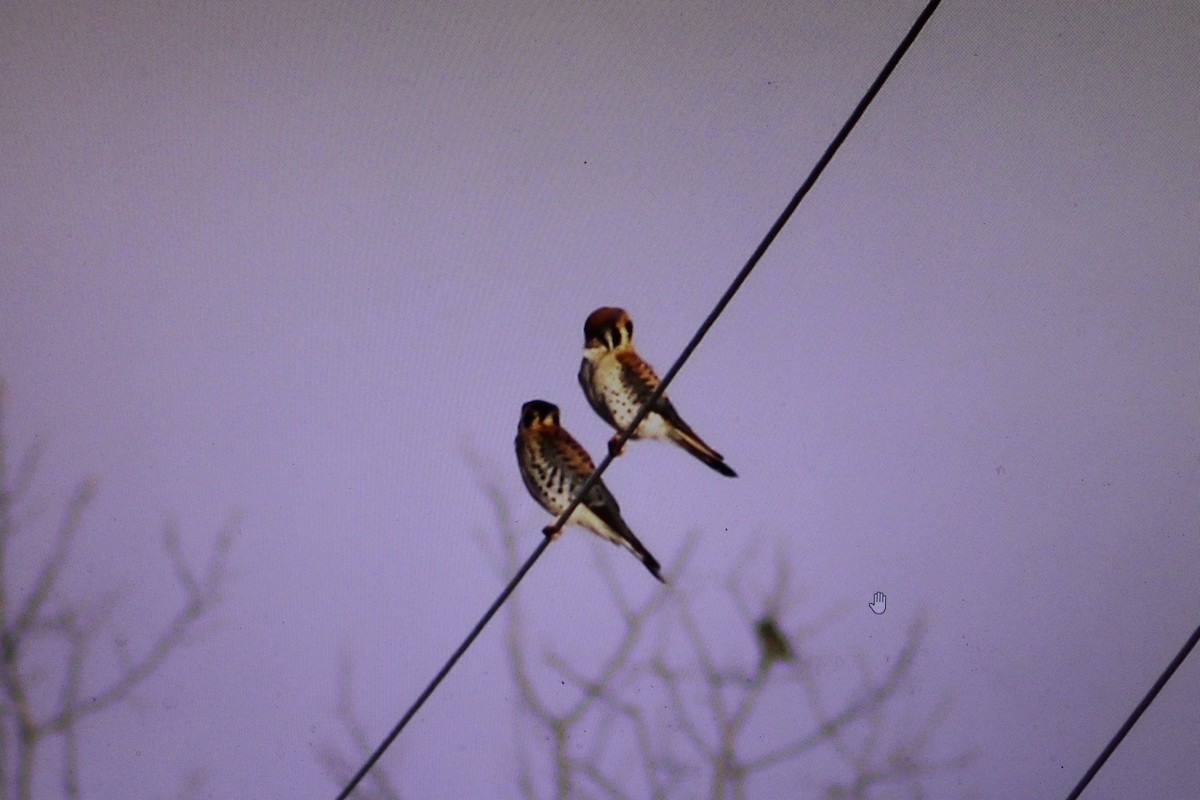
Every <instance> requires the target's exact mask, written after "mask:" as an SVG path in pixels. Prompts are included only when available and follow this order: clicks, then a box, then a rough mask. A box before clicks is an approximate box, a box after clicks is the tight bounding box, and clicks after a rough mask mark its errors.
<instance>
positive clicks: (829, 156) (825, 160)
mask: <svg viewBox="0 0 1200 800" xmlns="http://www.w3.org/2000/svg"><path fill="white" fill-rule="evenodd" d="M940 3H941V0H930V2H929V4H928V5H926V6H925V10H923V11H922V12H921V14H920V16H918V17H917V20H916V22H914V23H913V26H912V28H910V29H909V31H908V34H907V35H905V37H904V39H903V40H902V41H901V42H900V45H899V46H898V47H897V48H896V50H895V52H893V53H892V57H891V58H889V59H888V61H887V63H886V64H885V65H884V67H883V69H882V70H880V72H879V75H878V76H876V78H875V81H874V82H873V83H872V84H871V87H870V88H869V89H867V92H866V94H864V95H863V97H862V99H861V100H859V101H858V105H857V106H855V107H854V111H853V112H851V114H850V117H849V118H848V119H847V120H846V123H845V124H844V125H842V128H841V130H839V131H838V132H837V135H836V136H834V137H833V141H832V142H830V143H829V146H828V147H827V148H825V152H824V153H823V154H822V155H821V158H820V159H818V160H817V164H816V166H814V167H813V168H812V171H811V172H809V173H808V177H807V178H806V179H805V180H804V183H802V184H801V185H800V188H799V189H798V190H796V194H794V195H793V196H792V199H791V201H790V202H789V203H788V204H787V206H786V207H785V208H784V209H783V213H781V214H780V215H779V218H778V219H776V220H775V224H774V225H772V226H771V229H770V230H769V231H767V235H766V236H764V237H763V240H762V242H761V243H759V245H758V247H757V248H756V249H755V251H754V253H753V254H751V256H750V258H749V260H747V261H746V264H745V266H743V267H742V269H741V270H740V271H739V272H738V274H737V277H735V278H734V279H733V282H732V283H731V284H729V288H728V289H726V290H725V294H723V295H721V299H720V300H718V301H717V304H716V305H715V306H714V307H713V310H712V311H711V312H709V315H708V317H706V318H705V320H704V322H703V323H701V325H700V328H699V330H697V331H696V334H695V335H694V336H693V337H692V340H691V341H690V342H688V343H687V346H686V347H684V348H683V352H682V353H680V355H679V358H677V359H675V363H674V364H672V365H671V368H670V369H669V370H667V372H666V374H665V375H663V377H662V380H661V382H660V383H659V384H658V387H657V388H656V389H655V390H654V391H653V392H651V393H650V396H649V397H647V398H646V401H645V402H644V403H642V407H641V408H639V409H638V412H637V414H635V415H634V417H633V421H631V422H630V423H629V425H628V426H627V427H626V428H625V429H624V430H623V431H621V434H620V436H618V437H617V440H616V444H615V445H614V446H612V447H611V448H610V449H609V452H608V455H606V456H605V457H604V458H603V459H602V460H601V461H600V463H599V465H597V467H596V469H595V470H594V471H593V472H592V474H591V475H590V476H588V479H587V480H586V481H584V482H583V485H582V486H580V487H579V491H577V492H575V496H574V497H573V498H571V502H570V503H568V504H567V507H566V509H564V510H563V512H562V513H561V514H559V515H558V517H557V518H556V519H555V520H554V523H553V525H552V526H551V527H550V528H549V530H550V531H557V530H559V529H561V528H562V526H563V525H564V524H565V523H566V520H567V518H568V517H570V516H571V512H572V511H574V510H575V508H576V506H578V505H579V502H580V500H581V499H582V498H583V496H584V495H585V494H586V493H587V492H588V490H589V489H591V488H592V486H594V485H595V483H596V481H598V480H600V476H601V475H602V474H603V473H604V470H606V469H608V465H609V464H611V463H612V462H613V459H614V458H615V457H616V456H615V453H618V452H620V449H621V448H622V447H623V446H624V445H625V443H626V442H628V441H629V437H630V435H632V433H633V431H635V430H637V426H638V425H639V424H640V423H641V421H642V420H643V419H644V418H645V417H646V415H647V414H649V413H650V409H651V408H652V407H653V406H654V404H655V403H656V402H658V398H660V397H662V395H663V392H665V391H666V390H667V385H668V384H670V383H671V381H672V380H674V379H675V375H676V374H677V373H678V372H679V370H680V369H681V368H682V367H683V365H684V363H686V362H687V360H688V358H689V357H690V356H691V355H692V351H694V350H695V349H696V347H697V346H698V345H699V344H700V340H701V339H703V338H704V335H705V334H706V333H708V329H709V328H711V327H712V326H713V323H714V322H716V321H717V317H719V316H721V312H723V311H724V310H725V306H727V305H729V301H730V300H732V299H733V296H734V295H735V294H737V291H738V289H740V288H741V286H742V284H743V283H745V282H746V278H748V277H750V272H751V271H752V270H753V269H754V267H755V266H756V265H757V264H758V262H759V260H760V259H761V258H762V257H763V254H764V253H766V252H767V248H769V247H770V246H771V243H772V242H774V241H775V237H776V236H778V235H779V232H780V231H781V230H783V226H784V225H786V224H787V221H788V219H789V218H791V216H792V213H793V212H794V211H795V210H796V207H797V206H799V205H800V201H801V200H803V199H804V196H805V195H807V194H808V191H809V189H811V188H812V187H813V184H815V183H816V182H817V178H819V177H820V176H821V173H822V172H824V171H825V167H826V166H827V165H828V164H829V162H830V161H832V160H833V156H834V154H835V153H836V152H837V151H838V148H840V147H841V146H842V143H843V142H844V141H846V137H847V136H849V135H850V131H852V130H853V129H854V126H855V125H856V124H857V123H858V120H859V118H860V117H861V116H862V115H863V112H864V111H866V110H867V106H869V105H870V104H871V101H872V100H874V99H875V95H876V94H878V93H879V90H880V88H882V86H883V84H884V83H885V82H887V79H888V77H889V76H890V75H891V74H892V71H893V70H895V68H896V65H897V64H899V63H900V59H901V58H903V57H904V54H905V53H906V52H908V48H909V47H910V46H911V45H912V43H913V42H914V41H915V40H916V38H917V35H918V34H920V32H921V29H922V28H924V27H925V23H926V22H927V21H928V20H929V17H930V16H932V15H933V12H934V10H935V9H937V7H938V5H939V4H940ZM550 541H551V540H550V537H549V536H546V537H545V538H544V539H543V540H542V541H541V543H540V544H538V546H537V549H535V550H534V551H533V554H532V555H530V556H529V558H528V560H526V561H525V563H524V564H523V565H522V566H521V568H520V569H519V570H517V574H516V575H514V576H513V578H512V580H511V581H509V582H508V585H507V586H505V587H504V591H502V592H501V593H500V596H499V597H497V598H496V601H495V602H494V603H492V605H491V608H489V609H488V610H487V612H486V613H485V614H484V615H483V617H482V618H481V619H480V620H479V622H478V623H476V625H475V627H474V628H472V629H471V632H470V633H469V634H468V635H467V638H466V639H464V640H463V643H462V644H461V645H459V646H458V649H457V650H455V651H454V654H453V655H452V656H450V660H448V661H447V662H446V664H445V665H444V666H443V667H442V668H441V670H440V671H439V672H438V674H437V675H436V676H435V677H434V679H433V680H432V681H430V683H429V685H428V686H427V687H425V691H423V692H421V694H420V696H419V697H417V699H416V701H415V702H414V703H413V704H412V706H410V707H409V709H408V711H406V712H404V716H403V717H401V718H400V721H399V722H397V723H396V727H394V728H392V731H391V733H389V734H388V735H387V738H385V739H384V740H383V742H382V743H381V744H380V745H379V747H377V748H376V749H375V752H374V753H372V754H371V757H370V758H368V759H367V762H366V763H365V764H363V765H362V767H361V768H360V769H359V770H358V772H357V773H355V775H354V777H353V778H351V779H350V782H349V783H347V784H346V788H344V789H343V790H342V792H341V794H339V795H338V796H337V800H345V799H346V798H347V797H349V796H350V793H351V792H353V791H354V788H355V787H356V786H358V783H359V781H361V780H362V779H363V778H364V777H365V776H366V774H367V772H369V771H370V769H371V767H372V766H374V765H375V762H377V761H378V760H379V758H380V756H382V755H383V753H384V751H385V750H387V749H388V747H389V746H391V744H392V742H393V741H394V740H395V739H396V737H397V736H399V735H400V731H402V730H403V729H404V726H405V725H407V724H408V721H409V720H410V719H412V718H413V715H415V714H416V713H417V711H418V710H419V709H420V708H421V706H422V705H424V703H425V701H426V700H428V699H429V696H430V695H431V694H433V690H434V689H436V688H437V686H438V684H439V683H441V682H442V678H444V677H446V674H447V673H449V672H450V669H451V668H452V667H453V666H454V664H455V663H456V662H457V661H458V659H459V658H460V657H461V656H462V654H463V653H465V652H466V650H467V648H468V647H470V646H471V643H472V642H474V641H475V637H477V636H478V635H479V633H480V632H481V631H482V630H483V628H484V626H485V625H487V624H488V622H489V621H490V620H491V618H492V617H493V616H495V614H496V612H497V611H499V610H500V606H501V605H503V604H504V601H505V600H507V599H508V596H509V595H510V594H512V593H513V590H514V589H516V588H517V584H518V583H520V582H521V579H522V578H524V577H525V573H527V572H528V571H529V569H530V567H532V566H533V564H534V562H535V561H537V560H538V558H540V557H541V555H542V553H543V552H545V550H546V548H547V547H548V546H549V544H550Z"/></svg>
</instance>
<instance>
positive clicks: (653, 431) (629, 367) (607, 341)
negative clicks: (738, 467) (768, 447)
mask: <svg viewBox="0 0 1200 800" xmlns="http://www.w3.org/2000/svg"><path fill="white" fill-rule="evenodd" d="M658 383H659V380H658V375H656V374H655V372H654V368H653V367H651V366H650V365H649V364H647V363H646V362H645V361H643V360H642V357H641V356H639V355H638V354H637V351H636V350H634V349H633V320H631V319H630V318H629V315H628V314H626V313H625V311H624V310H623V309H620V308H608V307H605V308H597V309H596V310H595V311H593V312H592V313H591V315H589V316H588V318H587V322H585V323H584V325H583V363H582V364H580V365H579V385H580V386H582V387H583V393H584V394H585V395H587V399H588V402H589V403H591V405H592V408H594V409H595V410H596V413H597V414H599V415H600V417H601V418H602V419H603V420H604V421H605V422H607V423H608V424H609V425H612V426H613V427H614V428H616V429H617V432H618V435H617V436H613V437H612V439H611V440H609V443H608V449H609V452H612V451H613V449H614V448H615V446H616V442H617V438H618V436H619V434H620V431H622V430H624V429H625V427H626V426H627V425H629V423H631V422H633V417H634V415H635V414H636V413H637V410H638V409H639V408H641V406H642V403H643V402H644V401H645V400H646V398H647V397H649V396H650V393H651V392H653V391H654V390H655V389H656V388H658ZM630 438H631V439H659V440H661V441H665V442H673V443H675V444H677V445H679V446H680V447H682V448H683V449H684V450H687V451H688V452H689V453H691V454H692V455H694V456H695V457H696V458H698V459H700V460H701V461H703V462H704V463H705V464H708V465H709V466H710V467H712V468H713V469H715V470H716V471H717V472H719V473H721V474H722V475H725V476H727V477H730V478H736V477H737V473H736V472H734V471H733V470H732V469H730V468H729V465H727V464H726V463H725V457H724V456H722V455H721V454H720V453H718V452H717V451H716V450H713V449H712V448H711V447H709V446H708V445H707V444H706V443H705V442H704V440H703V439H701V438H700V437H699V436H697V435H696V432H695V431H693V430H692V429H691V427H690V426H689V425H688V424H687V423H686V422H684V421H683V418H682V417H680V416H679V412H678V411H676V410H675V406H674V405H672V404H671V401H670V400H669V399H667V396H666V395H665V394H664V395H662V396H661V397H659V398H658V401H657V402H656V403H655V404H654V408H653V410H652V411H650V413H649V414H647V415H646V417H645V418H644V419H643V420H642V421H641V424H639V425H638V427H637V430H636V431H634V432H633V435H632V436H631V437H630Z"/></svg>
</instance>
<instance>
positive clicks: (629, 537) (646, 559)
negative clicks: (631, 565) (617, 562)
mask: <svg viewBox="0 0 1200 800" xmlns="http://www.w3.org/2000/svg"><path fill="white" fill-rule="evenodd" d="M620 535H621V538H620V539H618V540H615V541H614V544H619V545H621V546H622V547H624V548H625V549H626V550H628V551H629V552H631V553H633V554H634V555H635V556H637V557H638V561H641V562H642V564H643V565H644V566H645V567H646V569H648V570H650V574H651V575H653V576H654V577H655V578H657V579H658V581H659V583H666V581H665V580H664V579H663V576H662V572H661V570H662V565H661V564H659V563H658V559H657V558H655V557H654V556H652V555H650V551H649V550H647V549H646V546H645V545H644V544H642V543H641V542H640V541H638V538H637V537H636V536H634V535H633V531H631V530H629V528H625V529H624V530H622V531H620Z"/></svg>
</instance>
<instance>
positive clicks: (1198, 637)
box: [1067, 626, 1200, 800]
mask: <svg viewBox="0 0 1200 800" xmlns="http://www.w3.org/2000/svg"><path fill="white" fill-rule="evenodd" d="M1198 641H1200V626H1198V627H1197V628H1196V630H1195V632H1193V633H1192V637H1191V638H1190V639H1188V640H1187V642H1186V643H1185V644H1184V645H1183V649H1182V650H1180V651H1179V653H1178V655H1176V656H1175V659H1174V660H1173V661H1171V663H1170V664H1168V665H1167V668H1166V670H1165V671H1164V672H1163V674H1162V675H1159V676H1158V680H1157V681H1155V682H1154V685H1153V686H1151V687H1150V691H1149V692H1147V693H1146V696H1145V697H1143V698H1142V702H1140V703H1138V704H1137V708H1135V709H1134V710H1133V713H1132V714H1130V715H1129V719H1127V720H1125V724H1124V725H1122V726H1121V729H1120V730H1119V731H1117V733H1116V735H1115V736H1113V738H1112V740H1111V741H1110V742H1109V743H1108V746H1107V747H1105V748H1104V751H1103V752H1102V753H1100V755H1099V756H1098V757H1097V758H1096V760H1095V761H1094V762H1092V766H1090V767H1088V771H1087V772H1085V773H1084V775H1083V777H1082V778H1080V779H1079V783H1077V784H1075V788H1074V789H1072V790H1071V793H1070V794H1069V795H1067V800H1076V798H1078V797H1079V795H1080V794H1081V793H1082V792H1083V790H1084V789H1086V788H1087V785H1088V784H1089V783H1091V782H1092V778H1094V777H1096V773H1097V772H1099V771H1100V768H1101V767H1103V766H1104V762H1105V761H1107V760H1108V757H1109V756H1111V755H1112V754H1113V751H1114V750H1116V749H1117V747H1118V746H1120V744H1121V740H1122V739H1124V738H1125V734H1127V733H1129V731H1130V730H1131V729H1132V728H1133V726H1134V725H1136V724H1137V721H1138V718H1139V717H1141V716H1142V712H1144V711H1145V710H1146V709H1147V708H1149V707H1150V704H1151V703H1153V702H1154V698H1155V697H1157V696H1158V693H1159V692H1160V691H1162V688H1163V687H1164V686H1166V685H1167V681H1169V680H1171V676H1172V675H1174V674H1175V670H1177V669H1179V665H1180V664H1182V663H1183V662H1184V659H1186V658H1187V657H1188V654H1189V653H1191V652H1192V649H1193V648H1194V647H1195V646H1196V642H1198Z"/></svg>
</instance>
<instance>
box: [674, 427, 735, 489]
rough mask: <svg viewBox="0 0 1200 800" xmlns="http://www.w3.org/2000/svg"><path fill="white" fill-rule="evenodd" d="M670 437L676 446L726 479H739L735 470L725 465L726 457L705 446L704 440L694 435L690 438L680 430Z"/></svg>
mask: <svg viewBox="0 0 1200 800" xmlns="http://www.w3.org/2000/svg"><path fill="white" fill-rule="evenodd" d="M670 436H671V439H672V440H673V441H674V442H675V443H676V444H678V445H679V446H680V447H682V448H683V449H684V450H687V451H688V452H689V453H691V454H692V455H694V456H695V457H696V458H698V459H700V460H701V461H703V462H704V463H705V464H707V465H708V466H710V467H712V468H713V469H715V470H716V471H717V472H719V473H721V474H722V475H724V476H725V477H726V478H736V477H737V473H736V472H734V471H733V468H732V467H730V466H729V465H728V464H726V463H725V457H724V456H722V455H721V454H720V453H718V452H717V451H716V450H713V449H712V448H711V447H709V446H708V445H707V444H705V443H704V440H703V439H701V438H700V437H699V436H696V435H694V434H693V435H691V436H689V435H688V434H686V433H684V432H683V431H680V430H673V431H671V434H670Z"/></svg>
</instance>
